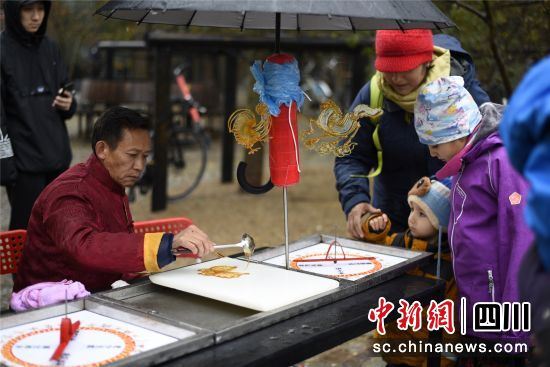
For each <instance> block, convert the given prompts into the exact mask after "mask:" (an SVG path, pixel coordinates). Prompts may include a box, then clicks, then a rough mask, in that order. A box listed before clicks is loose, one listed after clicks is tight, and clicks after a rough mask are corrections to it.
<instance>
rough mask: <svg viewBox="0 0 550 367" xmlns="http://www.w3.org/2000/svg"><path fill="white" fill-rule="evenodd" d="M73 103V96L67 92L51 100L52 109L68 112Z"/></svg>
mask: <svg viewBox="0 0 550 367" xmlns="http://www.w3.org/2000/svg"><path fill="white" fill-rule="evenodd" d="M72 103H73V95H72V93H71V92H69V91H67V90H66V91H65V92H63V94H62V95H57V96H55V99H54V100H53V103H52V107H55V108H57V109H58V110H63V111H68V110H69V108H71V104H72Z"/></svg>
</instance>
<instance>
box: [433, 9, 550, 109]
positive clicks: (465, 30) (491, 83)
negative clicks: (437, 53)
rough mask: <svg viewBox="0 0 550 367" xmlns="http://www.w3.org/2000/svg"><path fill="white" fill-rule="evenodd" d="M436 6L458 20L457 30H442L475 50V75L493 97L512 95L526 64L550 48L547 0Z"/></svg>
mask: <svg viewBox="0 0 550 367" xmlns="http://www.w3.org/2000/svg"><path fill="white" fill-rule="evenodd" d="M436 5H438V6H439V7H440V9H441V10H442V11H443V12H444V13H445V14H447V15H449V16H450V17H451V19H452V20H453V21H454V22H455V23H456V24H457V26H458V29H453V30H450V31H446V32H445V33H451V34H453V35H455V36H456V37H457V38H459V39H460V40H461V42H462V44H463V45H464V48H465V49H467V50H468V51H470V52H471V53H472V54H473V56H474V60H475V63H476V66H477V69H478V76H479V79H480V81H481V82H482V84H483V85H484V86H485V87H486V89H487V90H488V92H489V94H490V95H491V97H492V99H493V100H495V101H499V100H501V99H502V98H507V97H508V96H510V95H511V94H512V91H513V86H514V85H516V84H517V83H518V82H519V80H520V79H521V76H522V75H523V74H524V73H525V71H526V70H527V69H528V68H529V66H530V65H531V64H532V63H534V62H535V61H537V60H539V59H541V58H542V57H544V56H545V55H547V54H548V53H549V52H550V37H548V34H550V33H549V32H550V22H549V21H548V19H550V2H549V1H548V0H543V1H542V0H533V1H498V2H495V1H493V2H491V1H488V0H482V1H463V0H454V1H446V2H436ZM495 66H496V67H495Z"/></svg>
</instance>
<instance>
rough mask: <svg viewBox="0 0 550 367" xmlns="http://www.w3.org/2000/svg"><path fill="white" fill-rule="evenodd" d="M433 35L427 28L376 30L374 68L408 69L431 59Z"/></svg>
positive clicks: (384, 69)
mask: <svg viewBox="0 0 550 367" xmlns="http://www.w3.org/2000/svg"><path fill="white" fill-rule="evenodd" d="M433 47H434V43H433V36H432V31H431V30H429V29H408V30H406V31H401V30H391V31H390V30H384V31H377V32H376V62H375V64H374V66H375V67H376V70H378V71H381V72H385V73H392V72H393V73H396V72H403V71H409V70H412V69H414V68H416V67H417V66H418V65H420V64H423V63H425V62H428V61H431V60H432V54H433Z"/></svg>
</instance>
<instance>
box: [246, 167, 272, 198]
mask: <svg viewBox="0 0 550 367" xmlns="http://www.w3.org/2000/svg"><path fill="white" fill-rule="evenodd" d="M246 167H247V164H246V162H239V165H238V166H237V181H239V185H241V187H242V188H243V190H244V191H246V192H248V193H250V194H256V195H259V194H265V193H266V192H268V191H269V190H271V189H272V188H273V182H271V178H270V179H269V181H267V182H266V183H265V184H264V185H262V186H255V185H252V184H251V183H249V182H248V181H247V180H246Z"/></svg>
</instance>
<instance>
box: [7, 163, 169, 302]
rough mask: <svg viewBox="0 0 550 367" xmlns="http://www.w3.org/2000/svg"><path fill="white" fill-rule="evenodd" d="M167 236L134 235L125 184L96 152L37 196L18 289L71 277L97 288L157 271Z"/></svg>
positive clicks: (16, 282) (15, 282)
mask: <svg viewBox="0 0 550 367" xmlns="http://www.w3.org/2000/svg"><path fill="white" fill-rule="evenodd" d="M162 236H163V234H162V233H151V234H145V235H144V234H135V233H134V227H133V221H132V215H131V214H130V208H129V206H128V197H127V196H126V194H125V191H124V188H123V187H122V186H120V185H119V184H118V183H116V182H115V181H114V180H113V179H112V178H111V177H110V175H109V172H108V171H107V170H106V169H105V167H104V166H103V164H102V163H101V162H100V161H99V160H98V159H97V158H96V157H95V155H93V154H92V155H91V156H90V158H89V159H88V161H87V162H86V163H80V164H77V165H76V166H74V167H72V168H70V169H69V170H67V171H66V172H65V173H63V174H62V175H61V176H59V177H58V178H57V179H56V180H55V181H53V182H52V183H51V184H50V185H48V187H46V189H45V190H44V191H43V192H42V193H41V194H40V196H39V197H38V199H37V201H36V203H35V204H34V207H33V209H32V214H31V218H30V220H29V225H28V228H27V242H26V243H25V246H24V249H23V255H22V257H21V260H20V263H19V268H18V271H17V276H16V277H15V281H14V287H13V290H14V292H17V291H19V290H21V289H23V288H25V287H27V286H29V285H32V284H35V283H39V282H45V281H60V280H63V279H70V280H74V281H79V282H81V283H83V284H84V285H85V287H86V289H88V290H89V291H91V292H96V291H100V290H104V289H108V288H110V285H111V283H113V282H114V281H116V280H118V279H121V278H122V276H123V274H124V273H135V272H140V271H144V270H147V271H158V270H159V267H158V264H157V252H158V249H159V245H160V243H161V240H162ZM170 242H171V241H170Z"/></svg>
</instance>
